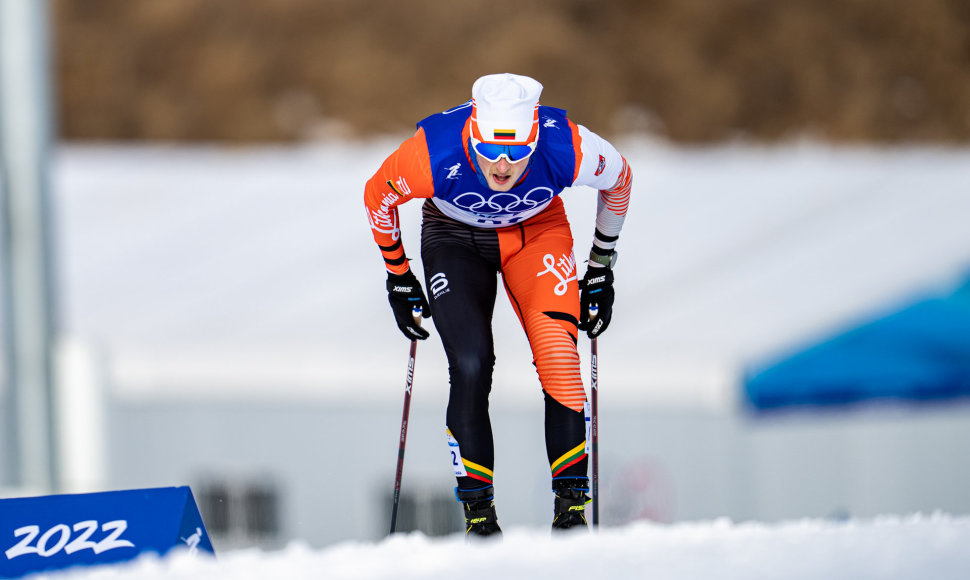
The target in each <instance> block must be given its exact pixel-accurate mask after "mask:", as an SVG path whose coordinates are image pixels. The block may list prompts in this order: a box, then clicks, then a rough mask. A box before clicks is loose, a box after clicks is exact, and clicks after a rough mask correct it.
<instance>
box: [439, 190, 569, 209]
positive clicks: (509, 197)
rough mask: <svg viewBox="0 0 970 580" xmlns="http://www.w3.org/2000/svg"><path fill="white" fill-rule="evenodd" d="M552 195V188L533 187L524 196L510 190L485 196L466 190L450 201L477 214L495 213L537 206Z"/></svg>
mask: <svg viewBox="0 0 970 580" xmlns="http://www.w3.org/2000/svg"><path fill="white" fill-rule="evenodd" d="M553 197H555V196H554V195H553V192H552V189H550V188H548V187H535V188H533V189H531V190H529V192H528V193H526V194H525V195H524V196H522V197H519V196H518V195H516V194H514V193H510V192H507V191H506V192H496V193H492V194H491V195H489V196H488V197H487V198H486V197H485V196H484V195H482V194H480V193H478V192H475V191H468V192H465V193H462V194H460V195H458V196H456V197H455V198H454V199H453V200H452V202H451V203H453V204H454V205H456V206H458V207H460V208H462V209H464V210H467V211H471V212H475V213H478V214H486V215H493V214H497V213H506V214H509V213H512V214H514V213H521V212H525V211H529V210H530V209H534V208H536V207H539V206H540V205H542V204H544V203H546V202H548V201H549V200H551V199H552V198H553Z"/></svg>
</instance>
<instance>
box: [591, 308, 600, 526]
mask: <svg viewBox="0 0 970 580" xmlns="http://www.w3.org/2000/svg"><path fill="white" fill-rule="evenodd" d="M598 312H599V309H598V308H597V307H596V306H593V307H591V308H590V309H589V315H590V319H593V318H596V315H597V313H598ZM597 346H598V345H597V339H596V338H592V339H590V342H589V350H590V353H589V355H590V356H589V369H590V399H591V401H590V402H591V404H592V409H591V417H590V434H591V436H592V439H593V441H592V446H591V448H590V450H591V451H592V456H591V457H590V463H591V464H592V466H591V470H592V482H591V485H590V492H591V493H592V496H593V527H598V526H599V525H600V498H599V495H600V469H599V402H598V400H597V399H598V398H599V377H598V375H597V364H598V361H597V357H598V356H599V353H598V352H597V351H598V348H597Z"/></svg>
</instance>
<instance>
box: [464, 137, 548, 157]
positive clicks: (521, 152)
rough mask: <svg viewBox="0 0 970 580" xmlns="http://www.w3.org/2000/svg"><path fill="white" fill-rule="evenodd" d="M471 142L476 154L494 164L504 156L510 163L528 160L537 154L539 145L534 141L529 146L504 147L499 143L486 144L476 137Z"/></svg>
mask: <svg viewBox="0 0 970 580" xmlns="http://www.w3.org/2000/svg"><path fill="white" fill-rule="evenodd" d="M471 140H472V148H473V149H474V150H475V153H478V154H479V155H481V156H482V157H484V158H485V159H487V160H489V161H490V162H492V163H495V162H497V161H498V160H499V159H501V158H502V157H503V156H504V157H505V158H506V159H508V160H509V163H518V162H519V161H522V160H523V159H528V158H529V157H530V156H532V154H533V153H535V150H536V143H537V142H536V141H533V142H532V143H529V144H528V145H503V144H499V143H484V142H482V141H479V140H478V139H476V138H474V137H472V138H471Z"/></svg>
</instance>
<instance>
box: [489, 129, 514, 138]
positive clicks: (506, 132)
mask: <svg viewBox="0 0 970 580" xmlns="http://www.w3.org/2000/svg"><path fill="white" fill-rule="evenodd" d="M494 139H495V140H496V141H515V129H496V130H495V131H494Z"/></svg>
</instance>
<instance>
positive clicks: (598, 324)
mask: <svg viewBox="0 0 970 580" xmlns="http://www.w3.org/2000/svg"><path fill="white" fill-rule="evenodd" d="M579 290H580V293H579V329H580V330H585V331H586V336H588V337H590V338H596V337H597V336H599V335H601V334H603V332H604V331H605V330H606V327H607V326H609V325H610V318H612V317H613V270H612V269H611V268H610V267H609V266H599V267H596V266H589V267H588V268H586V275H585V276H583V279H582V280H581V281H580V282H579ZM594 307H595V308H596V310H595V311H594V313H593V314H592V315H591V314H590V309H591V308H594Z"/></svg>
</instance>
